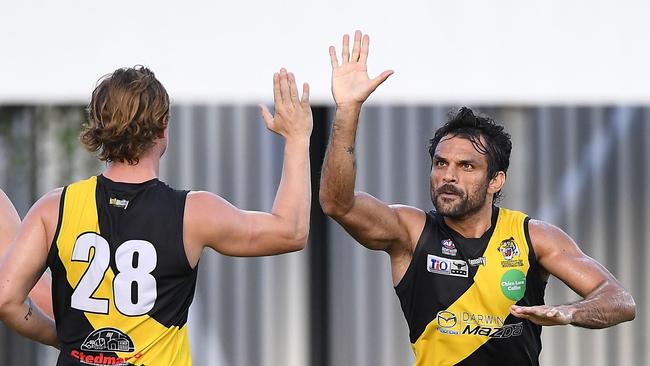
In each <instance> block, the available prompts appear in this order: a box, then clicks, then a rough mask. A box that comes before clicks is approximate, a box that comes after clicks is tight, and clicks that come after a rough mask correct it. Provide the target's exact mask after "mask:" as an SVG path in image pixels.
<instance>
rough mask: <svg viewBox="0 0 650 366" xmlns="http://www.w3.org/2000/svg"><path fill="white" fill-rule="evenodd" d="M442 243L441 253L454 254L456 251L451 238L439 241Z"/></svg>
mask: <svg viewBox="0 0 650 366" xmlns="http://www.w3.org/2000/svg"><path fill="white" fill-rule="evenodd" d="M440 244H441V245H442V254H445V255H451V256H454V255H456V253H457V252H458V251H457V250H456V246H455V245H454V242H453V241H452V240H451V239H445V240H442V241H441V242H440Z"/></svg>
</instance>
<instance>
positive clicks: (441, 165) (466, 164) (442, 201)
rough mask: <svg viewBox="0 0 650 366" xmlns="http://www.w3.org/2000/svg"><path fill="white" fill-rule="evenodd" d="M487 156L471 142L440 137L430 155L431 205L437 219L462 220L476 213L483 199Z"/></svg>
mask: <svg viewBox="0 0 650 366" xmlns="http://www.w3.org/2000/svg"><path fill="white" fill-rule="evenodd" d="M487 168H488V161H487V156H485V155H483V154H481V153H479V152H478V151H476V149H475V148H474V146H473V145H472V142H471V141H470V140H468V139H465V138H461V137H450V136H444V137H443V138H442V140H440V143H438V146H436V151H435V152H434V155H433V161H432V166H431V201H432V202H433V206H434V207H435V208H436V211H438V212H439V213H440V214H441V215H443V216H446V217H449V218H452V219H462V218H465V217H467V216H469V215H471V214H473V213H475V212H477V211H479V210H480V209H481V208H482V207H483V206H484V205H485V201H486V199H487V192H488V183H489V179H488V177H487Z"/></svg>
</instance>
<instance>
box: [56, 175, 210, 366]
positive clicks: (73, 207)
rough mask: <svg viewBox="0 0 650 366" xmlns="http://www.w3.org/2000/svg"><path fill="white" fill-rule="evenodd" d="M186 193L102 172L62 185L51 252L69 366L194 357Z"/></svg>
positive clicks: (179, 364) (152, 365) (154, 365)
mask: <svg viewBox="0 0 650 366" xmlns="http://www.w3.org/2000/svg"><path fill="white" fill-rule="evenodd" d="M186 196H187V191H176V190H173V189H171V188H170V187H169V186H167V185H166V184H164V183H162V182H161V181H159V180H158V179H153V180H150V181H147V182H144V183H137V184H132V183H118V182H113V181H111V180H109V179H108V178H105V177H104V176H102V175H99V176H97V177H91V178H89V179H87V180H83V181H80V182H77V183H73V184H71V185H69V186H67V187H65V188H64V189H63V192H62V194H61V203H60V208H59V221H58V225H57V229H56V233H55V235H54V240H53V243H52V245H51V248H50V252H49V255H48V266H49V267H50V269H51V272H52V300H53V306H54V316H55V319H56V328H57V334H58V337H59V340H60V341H61V352H60V355H59V358H58V362H57V366H63V365H66V366H67V365H75V366H77V365H137V366H144V365H146V366H158V365H161V366H167V365H174V366H187V365H191V358H190V349H189V342H188V334H187V326H186V322H187V315H188V309H189V307H190V304H191V303H192V298H193V296H194V289H195V285H196V276H197V268H191V266H190V264H189V262H188V260H187V257H186V255H185V249H184V246H183V213H184V209H185V198H186Z"/></svg>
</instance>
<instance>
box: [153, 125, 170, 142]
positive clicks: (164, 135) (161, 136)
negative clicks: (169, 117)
mask: <svg viewBox="0 0 650 366" xmlns="http://www.w3.org/2000/svg"><path fill="white" fill-rule="evenodd" d="M168 128H169V125H167V126H165V129H164V130H162V131H161V132H159V133H158V136H156V137H158V138H159V139H166V138H167V129H168Z"/></svg>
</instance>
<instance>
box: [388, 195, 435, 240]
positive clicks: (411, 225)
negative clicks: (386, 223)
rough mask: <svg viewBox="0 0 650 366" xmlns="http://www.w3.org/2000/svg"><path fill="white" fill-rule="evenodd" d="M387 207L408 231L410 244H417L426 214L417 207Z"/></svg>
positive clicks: (397, 205)
mask: <svg viewBox="0 0 650 366" xmlns="http://www.w3.org/2000/svg"><path fill="white" fill-rule="evenodd" d="M389 207H390V208H391V209H392V210H393V212H395V214H396V215H397V218H398V219H399V221H400V223H401V224H402V225H403V226H404V227H405V228H406V230H407V231H408V233H409V237H410V239H411V243H412V244H413V243H415V242H417V240H418V239H419V238H420V235H421V234H422V230H424V225H425V224H426V217H427V213H426V212H424V211H423V210H421V209H419V208H417V207H413V206H408V205H403V204H392V205H390V206H389Z"/></svg>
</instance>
